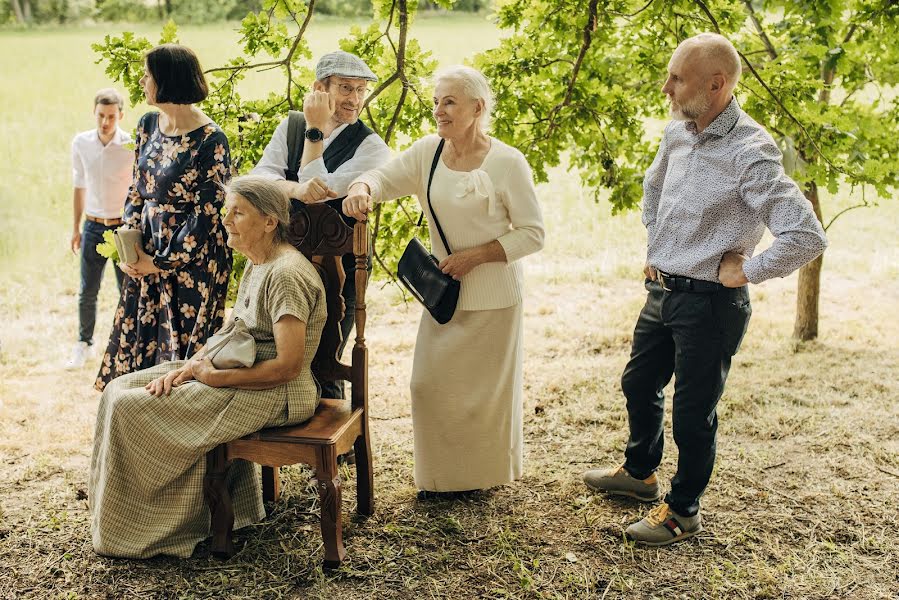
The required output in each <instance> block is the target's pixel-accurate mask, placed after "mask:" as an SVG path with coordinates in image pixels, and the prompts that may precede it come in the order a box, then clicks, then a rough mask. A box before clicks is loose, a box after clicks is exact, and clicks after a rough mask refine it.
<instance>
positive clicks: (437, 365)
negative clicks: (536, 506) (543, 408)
mask: <svg viewBox="0 0 899 600" xmlns="http://www.w3.org/2000/svg"><path fill="white" fill-rule="evenodd" d="M521 341H522V305H521V304H520V303H519V304H516V305H514V306H510V307H508V308H501V309H497V310H478V311H466V310H457V311H456V314H455V315H454V316H453V319H452V320H451V321H450V322H449V323H447V324H445V325H440V324H438V323H437V322H436V321H435V320H434V319H433V318H432V317H431V315H430V314H429V313H428V312H427V311H423V312H422V317H421V322H420V323H419V326H418V338H417V340H416V342H415V359H414V363H413V366H412V381H411V383H410V388H411V392H412V427H413V433H414V437H415V485H416V486H417V487H418V489H421V490H429V491H438V492H453V491H462V490H477V489H487V488H490V487H493V486H497V485H502V484H505V483H509V482H510V481H514V480H515V479H518V478H519V477H521V464H522V422H521V412H522V409H521V402H522V365H521V363H522V348H521Z"/></svg>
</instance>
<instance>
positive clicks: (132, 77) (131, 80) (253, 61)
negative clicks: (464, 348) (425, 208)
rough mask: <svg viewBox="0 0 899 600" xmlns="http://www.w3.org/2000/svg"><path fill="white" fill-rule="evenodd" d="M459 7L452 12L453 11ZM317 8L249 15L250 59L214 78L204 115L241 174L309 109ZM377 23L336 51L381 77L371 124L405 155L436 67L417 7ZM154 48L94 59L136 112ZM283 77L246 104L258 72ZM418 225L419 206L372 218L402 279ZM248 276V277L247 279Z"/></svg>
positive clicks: (282, 2) (110, 47)
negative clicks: (401, 267)
mask: <svg viewBox="0 0 899 600" xmlns="http://www.w3.org/2000/svg"><path fill="white" fill-rule="evenodd" d="M449 1H450V0H447V1H446V2H445V3H444V4H445V7H446V8H449V6H450V5H449ZM315 7H316V3H315V0H310V1H309V2H308V4H307V3H306V2H303V1H302V0H263V2H262V10H261V11H259V12H255V13H250V14H248V15H247V16H246V17H245V18H244V19H243V21H242V22H241V25H240V31H241V34H242V38H241V45H242V53H241V54H240V56H237V57H235V58H233V59H231V60H230V61H228V62H227V63H225V64H224V65H221V66H217V67H212V68H210V69H208V70H207V76H208V77H209V78H210V80H211V89H212V91H211V93H210V95H209V97H208V98H207V99H206V100H205V101H204V102H203V103H202V105H201V106H202V109H203V110H204V111H205V112H206V114H208V115H209V116H210V117H211V118H213V119H214V120H215V122H216V123H218V124H219V125H220V126H221V127H222V128H223V129H224V130H225V132H226V133H227V135H228V139H229V141H230V144H231V152H232V156H233V158H234V164H235V165H236V170H237V171H238V172H240V173H245V172H247V171H249V170H250V169H251V168H252V167H253V165H255V164H256V162H258V160H259V159H260V157H261V156H262V151H263V149H264V148H265V145H266V144H267V143H268V141H269V139H271V136H272V133H273V132H274V129H275V127H276V126H277V124H278V123H279V122H280V121H281V119H283V118H284V117H285V116H286V115H287V111H288V110H291V109H298V110H299V109H301V108H302V104H303V98H304V97H305V95H306V94H307V93H308V91H309V89H310V88H311V85H312V82H313V79H314V74H313V72H312V71H311V69H310V68H309V67H308V65H309V64H311V63H312V61H313V59H314V57H312V55H311V53H310V51H309V46H308V44H307V42H306V39H305V35H306V31H307V27H308V25H309V21H310V18H311V17H312V14H313V11H314V10H315ZM372 8H373V13H374V20H373V22H372V24H371V25H370V26H369V27H367V28H362V27H358V26H357V27H354V28H353V29H352V30H351V32H350V34H349V36H347V37H346V38H344V39H342V40H335V44H334V45H335V47H337V46H339V47H340V48H342V49H344V50H347V51H349V52H353V53H355V54H357V55H359V56H361V57H362V58H363V59H364V60H365V61H366V62H367V63H368V64H369V66H370V67H371V68H372V70H373V71H374V72H375V73H376V74H377V75H378V77H379V79H380V80H379V82H378V83H377V84H376V87H375V88H374V90H373V91H372V93H371V95H370V96H369V97H368V99H367V100H366V103H365V108H364V118H365V121H366V123H367V124H368V125H369V126H371V127H372V128H373V129H374V130H375V131H376V132H377V133H378V134H380V135H381V137H382V138H384V140H385V141H386V142H387V143H388V144H390V145H392V146H393V147H395V148H403V147H404V146H406V145H408V144H409V143H410V142H411V141H413V140H414V139H416V138H418V137H421V136H422V135H423V134H424V133H425V132H426V131H427V129H426V128H425V125H426V123H429V122H430V119H431V100H430V98H431V92H430V90H429V89H428V85H429V83H428V78H429V76H430V74H431V73H432V72H433V70H434V68H435V66H436V62H435V60H434V59H433V58H432V57H431V55H430V53H429V52H425V51H423V50H422V49H421V47H420V46H419V44H418V42H417V41H416V40H414V39H412V38H411V37H410V35H409V30H410V26H411V23H412V20H413V17H414V15H415V12H416V8H417V4H416V3H415V2H414V1H413V2H411V3H409V2H407V0H374V1H373V2H372ZM172 41H177V28H176V26H175V24H174V22H171V21H170V22H169V23H168V24H167V25H166V26H165V27H164V28H163V32H162V35H161V37H160V39H159V43H165V42H172ZM151 47H152V44H151V43H150V41H149V40H147V39H145V38H140V37H136V36H135V35H134V34H133V33H131V32H124V33H122V34H121V35H120V36H114V35H107V36H106V37H105V38H104V40H103V42H102V43H98V44H95V45H94V46H93V48H94V50H95V51H97V52H98V53H99V55H100V58H99V59H98V62H103V63H105V65H106V73H107V75H109V76H110V77H111V78H112V79H113V80H116V81H121V82H122V83H123V84H124V86H125V88H126V89H127V90H128V92H129V95H130V98H131V102H132V104H134V103H137V102H138V101H139V100H140V99H141V98H142V91H141V89H140V85H139V83H138V80H139V79H140V77H141V74H142V72H143V56H144V54H145V53H146V51H147V50H149V49H150V48H151ZM263 69H266V70H268V69H276V70H278V71H279V72H280V73H281V74H282V75H283V80H282V81H283V88H282V89H281V90H278V91H276V92H272V93H270V94H269V95H267V96H263V97H246V96H244V95H243V94H241V92H240V91H239V90H238V83H239V82H240V81H241V80H243V79H244V78H245V77H246V75H247V74H248V73H250V72H253V71H258V70H263ZM417 217H418V211H417V208H416V205H415V204H414V203H413V202H410V201H409V199H408V198H407V199H405V200H401V201H400V202H397V203H388V204H385V205H380V206H379V207H378V208H377V209H376V210H375V212H374V214H373V216H372V220H373V232H374V237H375V245H374V248H375V260H376V268H379V269H380V270H381V274H382V275H384V274H386V275H388V276H391V277H392V275H391V274H392V273H393V272H394V271H395V265H396V261H397V260H398V259H399V255H400V254H401V252H402V248H403V246H404V244H403V242H402V240H405V239H408V238H409V237H411V235H412V229H413V228H414V225H415V220H416V219H417ZM238 275H239V274H238Z"/></svg>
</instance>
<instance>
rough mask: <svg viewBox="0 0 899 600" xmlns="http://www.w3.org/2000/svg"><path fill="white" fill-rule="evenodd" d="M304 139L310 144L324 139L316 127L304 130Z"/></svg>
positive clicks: (323, 135)
mask: <svg viewBox="0 0 899 600" xmlns="http://www.w3.org/2000/svg"><path fill="white" fill-rule="evenodd" d="M306 139H307V140H309V141H310V142H320V141H322V140H323V139H325V134H323V133H322V130H321V129H318V128H317V127H310V128H309V129H307V130H306Z"/></svg>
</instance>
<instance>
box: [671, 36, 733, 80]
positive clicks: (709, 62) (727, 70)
mask: <svg viewBox="0 0 899 600" xmlns="http://www.w3.org/2000/svg"><path fill="white" fill-rule="evenodd" d="M680 46H683V47H684V48H690V49H696V50H698V51H699V53H700V56H701V57H702V60H703V62H704V63H705V68H706V70H707V72H708V71H709V70H713V69H721V71H722V73H723V75H724V77H725V78H726V79H727V85H728V87H729V88H730V91H731V92H733V90H734V88H736V87H737V83H739V82H740V74H741V72H742V70H743V65H742V63H741V62H740V53H739V52H737V49H736V48H735V47H734V45H733V43H732V42H731V41H730V40H729V39H727V38H726V37H724V36H723V35H721V34H718V33H708V32H705V33H699V34H697V35H694V36H693V37H690V38H687V39H685V40H684V41H682V42H681V43H680Z"/></svg>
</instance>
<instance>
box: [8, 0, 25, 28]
mask: <svg viewBox="0 0 899 600" xmlns="http://www.w3.org/2000/svg"><path fill="white" fill-rule="evenodd" d="M9 3H10V4H11V5H12V11H13V13H15V15H16V22H17V23H19V24H20V25H24V24H25V15H24V13H22V7H21V5H20V4H19V0H9Z"/></svg>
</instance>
